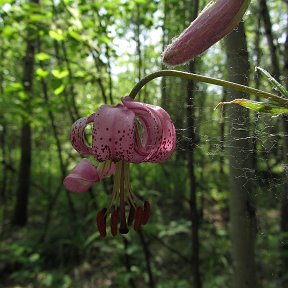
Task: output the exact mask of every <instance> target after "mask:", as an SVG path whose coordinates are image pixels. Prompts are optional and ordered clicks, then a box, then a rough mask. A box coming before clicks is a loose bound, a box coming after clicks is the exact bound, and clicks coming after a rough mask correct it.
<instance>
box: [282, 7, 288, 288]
mask: <svg viewBox="0 0 288 288" xmlns="http://www.w3.org/2000/svg"><path fill="white" fill-rule="evenodd" d="M285 3H286V4H288V2H287V1H286V2H285ZM287 10H288V5H287ZM283 75H284V79H285V86H286V89H288V17H287V24H286V40H285V46H284V67H283ZM283 123H284V131H285V136H284V137H285V138H284V148H285V149H284V161H285V162H284V165H287V164H288V117H287V116H285V117H284V118H283ZM283 174H284V175H283V178H284V185H283V186H284V187H283V195H282V203H281V223H280V224H281V232H282V233H283V235H286V236H285V238H284V239H283V238H282V239H281V242H280V248H281V250H282V251H283V253H282V251H281V260H282V261H281V262H282V263H281V269H280V275H281V277H282V279H283V281H282V282H281V283H282V287H283V288H284V287H287V286H288V279H287V267H288V256H287V251H288V237H287V234H288V181H287V179H288V171H287V169H286V170H284V173H283ZM285 276H286V277H285Z"/></svg>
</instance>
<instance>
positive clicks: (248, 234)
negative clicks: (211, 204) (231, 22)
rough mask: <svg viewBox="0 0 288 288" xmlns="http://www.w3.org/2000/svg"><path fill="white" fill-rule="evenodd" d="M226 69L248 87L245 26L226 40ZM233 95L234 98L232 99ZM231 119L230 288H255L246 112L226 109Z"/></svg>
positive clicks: (250, 171) (234, 95) (250, 166)
mask: <svg viewBox="0 0 288 288" xmlns="http://www.w3.org/2000/svg"><path fill="white" fill-rule="evenodd" d="M225 45H226V52H227V69H228V75H229V80H230V81H233V82H236V83H239V84H244V85H247V84H248V77H249V62H248V52H247V42H246V36H245V31H244V25H243V23H242V22H241V23H240V25H239V27H238V29H237V30H234V31H233V32H232V33H231V34H230V35H229V36H228V37H227V38H226V39H225ZM232 95H233V96H232ZM246 97H247V95H243V93H241V92H235V91H233V94H230V93H229V94H228V98H229V99H228V101H230V100H233V99H235V98H246ZM227 114H228V117H229V120H230V127H229V131H230V133H229V135H228V142H229V143H228V147H229V165H230V174H229V182H230V203H229V204H230V222H231V241H232V260H233V268H234V274H233V281H232V282H233V285H232V287H233V288H255V287H256V275H255V257H254V242H255V223H256V221H255V207H254V203H253V199H252V193H253V190H252V189H253V187H252V183H251V180H250V179H252V177H251V176H252V175H251V173H253V170H252V162H251V153H252V152H251V151H252V150H251V142H250V140H249V139H250V138H249V130H248V129H249V128H248V127H249V113H248V110H246V109H243V108H241V107H238V106H231V107H230V106H229V109H227Z"/></svg>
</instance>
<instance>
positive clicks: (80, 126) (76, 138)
mask: <svg viewBox="0 0 288 288" xmlns="http://www.w3.org/2000/svg"><path fill="white" fill-rule="evenodd" d="M94 117H95V114H92V115H90V116H89V117H83V118H80V119H78V120H77V121H76V122H75V123H74V124H73V125H72V129H71V133H70V139H71V143H72V146H73V147H74V149H75V150H76V151H77V152H78V153H80V154H85V155H91V154H92V150H91V147H89V146H87V145H86V144H85V139H84V130H85V128H86V126H87V125H88V124H89V123H91V122H93V121H94Z"/></svg>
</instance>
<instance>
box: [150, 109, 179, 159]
mask: <svg viewBox="0 0 288 288" xmlns="http://www.w3.org/2000/svg"><path fill="white" fill-rule="evenodd" d="M148 106H149V107H150V109H151V110H152V111H153V113H154V114H155V115H157V117H158V118H159V119H160V122H161V126H162V135H161V136H162V137H161V141H160V145H159V148H158V149H157V150H156V151H154V153H153V154H152V155H151V156H150V158H149V159H147V161H148V162H162V161H165V160H167V159H168V158H169V157H170V156H171V154H172V153H173V152H174V150H175V148H176V130H175V126H174V124H173V122H172V120H171V118H170V116H169V114H168V113H167V112H166V111H165V110H164V109H163V108H161V107H160V106H154V105H148Z"/></svg>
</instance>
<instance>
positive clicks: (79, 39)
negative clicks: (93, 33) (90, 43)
mask: <svg viewBox="0 0 288 288" xmlns="http://www.w3.org/2000/svg"><path fill="white" fill-rule="evenodd" d="M69 35H70V36H71V37H72V38H74V39H75V40H77V41H79V42H81V41H82V37H81V35H80V34H79V33H78V32H76V31H73V30H71V31H69Z"/></svg>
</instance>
